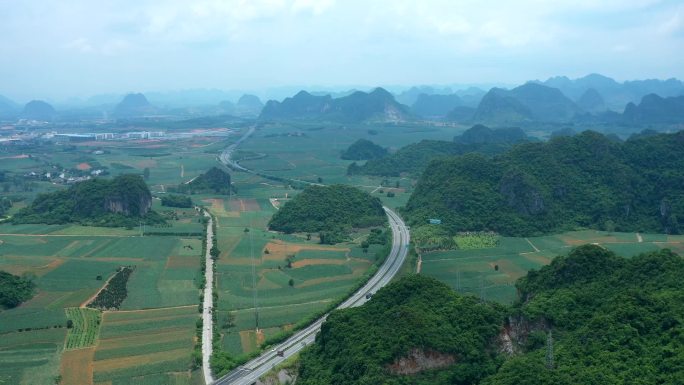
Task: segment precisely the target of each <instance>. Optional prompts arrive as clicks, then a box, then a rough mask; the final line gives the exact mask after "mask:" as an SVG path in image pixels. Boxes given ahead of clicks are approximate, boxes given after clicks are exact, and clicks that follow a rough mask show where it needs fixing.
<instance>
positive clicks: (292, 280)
mask: <svg viewBox="0 0 684 385" xmlns="http://www.w3.org/2000/svg"><path fill="white" fill-rule="evenodd" d="M287 284H288V285H290V287H294V279H292V278H290V280H289V281H288V282H287Z"/></svg>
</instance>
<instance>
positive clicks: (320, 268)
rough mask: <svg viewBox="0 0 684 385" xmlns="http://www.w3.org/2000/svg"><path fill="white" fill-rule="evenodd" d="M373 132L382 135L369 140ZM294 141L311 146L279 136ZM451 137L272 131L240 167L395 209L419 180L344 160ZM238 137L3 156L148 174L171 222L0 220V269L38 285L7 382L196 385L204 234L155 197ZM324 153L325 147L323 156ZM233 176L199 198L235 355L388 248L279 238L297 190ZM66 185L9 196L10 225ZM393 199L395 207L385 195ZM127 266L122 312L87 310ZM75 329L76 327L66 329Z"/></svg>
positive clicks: (17, 166) (226, 339) (7, 323)
mask: <svg viewBox="0 0 684 385" xmlns="http://www.w3.org/2000/svg"><path fill="white" fill-rule="evenodd" d="M370 128H372V129H373V130H376V132H377V133H378V134H377V135H376V136H372V137H371V134H370V133H368V131H369V129H370ZM295 131H300V132H305V133H306V135H302V136H291V135H284V136H282V135H280V133H284V132H295ZM452 136H453V132H452V129H429V130H428V131H421V129H420V128H416V127H398V126H387V127H385V126H378V127H375V126H366V125H360V126H351V127H337V126H326V127H324V128H322V129H319V128H317V127H312V126H308V125H306V124H303V125H301V126H299V125H298V126H297V127H294V126H287V125H285V126H274V127H271V126H264V127H262V128H260V129H258V130H257V132H256V134H255V135H254V136H253V137H252V138H250V140H249V141H247V142H245V144H244V147H241V149H240V151H241V153H242V155H243V156H245V157H246V158H249V157H250V154H251V155H254V154H264V153H266V154H267V156H265V157H261V158H259V159H253V160H245V161H244V164H245V166H247V167H254V168H255V169H257V170H259V171H264V172H265V173H268V174H270V175H275V176H281V177H287V178H296V179H302V180H308V181H312V182H317V181H318V178H321V179H322V181H323V183H326V184H328V183H346V184H352V185H355V186H357V187H359V188H361V189H363V190H365V191H368V192H371V193H372V194H373V195H375V196H377V197H379V198H380V199H381V200H382V201H383V203H384V204H386V205H388V206H391V207H397V206H401V205H403V204H405V202H406V200H407V199H408V197H409V195H410V191H411V186H412V181H410V180H408V179H403V178H390V179H388V180H383V178H371V177H364V176H354V177H347V176H346V168H347V166H348V164H349V163H350V162H349V161H344V160H341V159H339V153H340V151H342V150H343V149H344V148H346V147H347V146H348V145H349V144H351V143H352V142H353V141H355V140H356V139H358V138H359V137H369V138H370V139H372V140H374V141H376V142H378V143H380V144H381V145H383V146H387V147H391V148H398V147H401V146H403V145H405V144H408V143H410V142H414V141H416V140H419V139H422V138H428V137H429V138H433V139H434V138H440V139H451V137H452ZM232 140H234V137H229V138H225V137H222V138H219V137H207V138H193V139H188V140H178V141H157V140H154V141H131V142H83V143H73V144H72V143H64V144H59V145H54V144H53V145H49V146H48V145H46V146H44V147H38V149H37V150H36V151H35V152H34V153H32V154H31V156H30V157H29V156H28V155H27V156H18V155H17V154H0V155H2V156H10V158H8V159H7V162H5V161H4V160H3V169H6V170H8V171H9V172H10V173H13V174H15V175H24V174H25V173H28V172H36V173H44V172H45V170H51V169H52V168H53V166H55V167H63V168H65V169H68V170H73V172H74V173H77V172H81V173H89V172H90V171H92V170H97V169H102V168H104V169H106V170H107V171H108V173H109V174H110V175H118V174H122V173H138V174H141V173H143V170H144V169H145V168H147V169H149V179H148V180H147V183H148V184H149V186H150V189H151V190H152V193H153V196H154V199H153V210H155V211H157V212H159V213H161V214H162V215H164V216H165V217H166V218H167V221H168V225H164V226H154V227H152V226H146V227H144V228H129V229H126V228H97V227H86V226H80V225H75V224H65V225H42V224H24V225H16V226H15V225H10V224H6V223H0V270H5V271H8V272H10V273H12V274H17V275H28V276H32V277H34V281H35V282H36V284H37V293H36V295H35V297H34V298H32V299H31V300H29V301H28V302H26V303H24V304H22V305H21V306H20V307H18V308H15V309H11V310H6V311H1V312H0V335H1V336H2V338H3V339H4V341H3V342H4V343H3V344H0V357H1V359H0V380H2V381H4V380H5V379H6V378H7V379H8V381H9V382H8V383H20V384H23V383H26V384H52V383H54V380H55V378H56V377H57V376H61V379H62V382H61V383H62V384H67V385H68V384H86V385H89V384H101V385H105V384H107V385H110V384H111V385H117V384H130V383H133V384H196V383H198V382H201V378H199V380H198V374H199V373H198V372H197V371H191V370H190V369H189V368H190V355H191V353H192V350H193V345H194V333H195V323H196V320H197V318H198V313H197V304H198V301H199V298H198V282H199V281H200V258H199V255H200V253H201V250H202V242H201V239H200V237H199V236H198V234H200V233H202V231H203V225H202V223H201V221H200V220H199V217H198V215H197V212H196V211H195V210H194V209H180V208H168V207H163V206H161V200H160V199H159V198H160V197H161V196H162V194H164V193H168V191H169V190H170V189H172V188H173V186H175V185H178V184H179V183H184V182H187V181H189V180H191V179H192V178H194V177H196V176H198V175H199V174H200V173H203V172H205V171H207V170H208V169H209V168H210V167H212V166H215V165H216V164H217V159H216V155H217V154H218V152H219V151H220V150H222V149H223V148H224V147H225V146H226V145H227V144H228V143H230V142H231V141H232ZM321 142H323V143H326V144H327V145H326V146H320V143H321ZM19 155H21V154H19ZM260 156H261V155H260ZM283 165H285V166H283ZM231 176H232V180H233V184H234V186H235V189H236V193H235V194H234V195H232V196H229V197H226V196H213V195H192V196H191V197H192V199H193V202H194V203H195V204H199V205H204V206H205V207H207V208H209V209H210V210H211V211H212V213H214V214H215V216H216V218H217V226H218V232H217V236H218V242H219V249H220V250H221V256H220V258H219V260H218V263H217V268H216V273H217V285H218V294H219V301H218V316H219V324H220V326H222V328H221V330H220V332H221V334H222V340H221V344H222V345H223V346H224V348H225V349H226V350H227V351H229V352H230V353H231V354H234V355H240V354H243V353H246V352H250V351H252V350H254V349H256V348H257V346H258V344H259V343H260V342H263V341H264V339H265V338H267V337H269V336H272V335H275V334H277V333H280V332H282V331H285V330H288V329H290V328H292V327H293V325H295V324H297V323H298V322H300V321H302V320H303V319H305V318H307V317H309V316H311V315H313V314H317V313H318V312H320V311H322V310H324V309H326V308H327V307H328V306H329V305H330V303H332V302H333V301H335V300H337V299H339V298H340V297H341V296H343V295H344V294H346V293H347V292H348V291H349V289H350V288H351V287H353V286H354V285H356V284H357V282H358V281H359V280H360V279H362V278H363V276H364V274H366V273H367V271H368V269H369V268H370V267H371V266H372V264H373V262H374V261H375V254H376V253H377V252H379V251H381V249H382V247H380V246H378V245H373V246H371V247H370V249H369V251H368V252H367V253H364V252H362V249H361V247H360V242H361V241H362V240H363V239H364V238H365V236H366V234H364V233H359V234H355V235H354V240H353V241H352V242H348V243H343V244H338V245H335V246H325V245H319V244H318V239H317V237H316V235H313V236H312V238H311V239H310V240H306V238H305V237H304V236H293V235H283V234H276V233H271V232H269V231H267V230H266V225H267V223H268V220H269V218H270V216H271V215H272V214H273V213H274V212H275V211H276V207H274V204H275V206H277V205H278V204H282V203H283V202H285V201H287V200H288V199H289V198H291V197H292V196H294V195H296V194H297V193H299V191H300V190H296V189H294V188H292V187H291V186H288V185H287V184H286V183H282V182H274V181H272V180H268V179H264V178H262V177H259V176H256V175H252V174H247V173H240V172H231ZM397 182H398V183H399V188H396V187H395V186H396V183H397ZM381 184H382V185H383V186H381ZM387 186H391V187H387ZM62 188H64V186H63V185H54V184H52V183H49V182H46V181H41V180H35V181H32V182H31V190H30V191H21V192H20V191H18V190H16V191H15V190H14V187H12V188H11V189H10V191H9V194H19V193H20V194H21V196H22V197H23V198H24V200H19V201H18V202H17V203H16V204H15V205H14V207H13V208H12V209H11V211H10V215H11V214H12V213H13V212H16V210H18V209H20V208H21V207H23V206H25V205H27V204H28V203H30V201H31V200H32V199H33V198H34V197H35V196H36V194H38V193H41V192H45V191H54V190H56V189H62ZM388 191H392V192H394V193H395V196H394V197H387V194H386V193H387V192H388ZM271 199H277V200H278V201H279V202H273V201H272V200H271ZM245 229H248V230H249V231H247V232H245ZM141 233H144V234H145V236H142V237H141V236H140V235H141ZM128 265H130V266H135V269H134V270H133V273H132V274H131V276H130V279H129V280H128V282H127V290H128V296H127V297H126V299H125V300H124V301H123V303H122V304H121V308H120V310H119V311H105V312H103V313H100V312H98V311H95V310H91V309H84V308H83V306H84V305H85V304H86V303H88V302H89V301H90V300H92V299H93V298H94V296H95V295H96V293H97V292H98V291H99V290H100V289H101V288H102V286H103V285H104V284H105V282H106V281H107V279H108V278H109V277H111V276H112V275H113V274H114V273H115V271H116V270H117V269H118V268H119V267H121V266H128ZM252 267H254V273H255V274H252ZM253 277H254V279H253ZM255 286H256V289H257V290H256V302H255V291H254V287H255ZM255 303H256V305H257V308H258V316H259V332H258V333H257V332H256V322H255V314H256V313H257V312H256V309H255ZM98 317H99V318H98ZM98 319H99V325H98V324H97V320H98ZM68 320H71V321H72V322H73V323H74V326H75V327H74V328H72V329H67V327H66V325H67V321H68ZM228 321H229V322H228ZM223 326H225V327H223ZM20 330H21V331H20ZM28 330H30V331H28ZM34 337H35V338H34ZM18 352H20V353H21V354H19V353H18ZM10 356H14V357H16V358H13V359H9V358H7V357H10ZM36 368H39V369H40V370H33V369H36ZM3 376H4V377H3ZM199 377H201V375H199ZM0 383H1V381H0Z"/></svg>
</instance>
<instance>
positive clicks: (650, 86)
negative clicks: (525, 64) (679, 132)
mask: <svg viewBox="0 0 684 385" xmlns="http://www.w3.org/2000/svg"><path fill="white" fill-rule="evenodd" d="M534 82H535V83H539V84H543V85H545V86H548V87H554V88H558V89H559V90H561V92H563V93H564V94H565V95H567V96H568V97H569V98H571V99H572V100H579V99H580V97H581V96H582V94H584V93H585V92H587V90H589V89H594V90H595V91H597V92H598V93H599V94H600V95H601V96H602V97H603V99H604V100H605V104H606V107H607V108H609V109H612V110H614V111H618V112H621V111H622V110H623V109H624V108H625V106H626V105H627V104H628V103H630V102H631V103H637V102H639V101H640V100H641V99H642V98H643V97H644V96H646V95H648V94H657V95H659V96H661V97H670V96H680V95H684V83H683V82H682V81H680V80H678V79H674V78H671V79H667V80H658V79H647V80H631V81H625V82H623V83H619V82H617V81H615V80H614V79H612V78H609V77H607V76H603V75H600V74H589V75H587V76H584V77H581V78H577V79H572V80H571V79H569V78H568V77H566V76H556V77H552V78H549V79H547V80H545V81H543V82H541V81H538V80H535V81H534Z"/></svg>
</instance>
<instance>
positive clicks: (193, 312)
mask: <svg viewBox="0 0 684 385" xmlns="http://www.w3.org/2000/svg"><path fill="white" fill-rule="evenodd" d="M198 318H199V314H198V312H197V306H196V305H192V306H183V307H175V308H163V309H150V310H136V311H120V312H104V314H103V317H102V331H101V334H100V341H99V343H98V345H97V347H96V348H95V350H94V354H93V358H92V362H91V366H92V373H93V377H92V378H93V383H94V384H109V383H111V384H129V383H140V384H153V383H159V384H190V383H191V380H192V376H193V375H194V376H196V375H200V376H201V374H199V373H196V374H193V373H191V371H190V365H191V354H192V350H193V347H194V338H195V323H196V321H197V319H198Z"/></svg>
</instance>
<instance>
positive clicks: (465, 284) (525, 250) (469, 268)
mask: <svg viewBox="0 0 684 385" xmlns="http://www.w3.org/2000/svg"><path fill="white" fill-rule="evenodd" d="M640 236H641V242H639V238H638V237H637V235H636V234H634V233H616V232H613V233H607V232H605V231H594V230H585V231H573V232H567V233H562V234H557V235H549V236H543V237H530V238H506V237H502V238H500V240H499V244H498V245H497V246H496V247H491V248H482V249H470V250H451V251H444V252H432V253H425V254H423V255H422V264H421V274H425V275H429V276H432V277H435V278H437V279H439V280H441V281H443V282H445V283H447V284H449V285H451V286H452V287H453V288H454V289H456V290H458V291H459V292H461V293H466V294H472V295H476V296H481V297H484V298H486V299H489V300H495V301H499V302H502V303H511V302H513V301H514V300H515V299H516V291H515V286H514V284H515V281H516V280H517V279H518V278H520V277H522V276H523V275H525V274H526V273H527V271H528V270H530V269H538V268H539V267H541V266H543V265H546V264H548V263H550V262H551V259H552V258H553V257H555V256H558V255H566V254H567V253H568V252H569V251H570V250H571V249H572V248H573V247H575V246H579V245H582V244H586V243H594V244H598V245H601V246H603V247H605V248H607V249H609V250H611V251H613V252H615V253H617V254H618V255H622V256H625V257H632V256H635V255H638V254H640V253H645V252H649V251H654V250H658V249H665V248H668V249H671V250H672V251H674V252H677V253H679V254H681V255H684V236H673V235H663V234H640Z"/></svg>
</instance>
